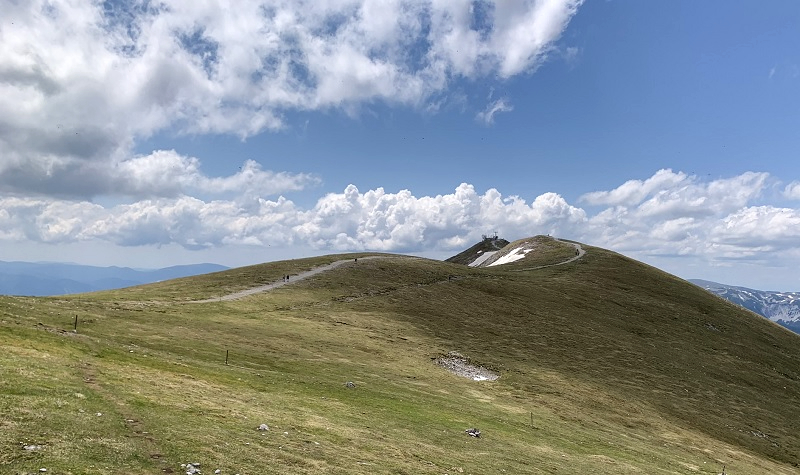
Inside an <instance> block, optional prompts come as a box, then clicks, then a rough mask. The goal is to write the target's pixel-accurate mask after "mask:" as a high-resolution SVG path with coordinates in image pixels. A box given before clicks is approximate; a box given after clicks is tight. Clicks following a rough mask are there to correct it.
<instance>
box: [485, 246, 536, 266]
mask: <svg viewBox="0 0 800 475" xmlns="http://www.w3.org/2000/svg"><path fill="white" fill-rule="evenodd" d="M532 250H533V249H526V248H524V247H518V248H516V249H512V250H511V251H509V252H508V254H506V255H505V256H503V257H501V258H500V259H497V260H496V261H494V262H492V263H491V264H489V265H488V266H487V267H492V266H499V265H501V264H508V263H510V262H515V261H518V260H520V259H522V258H523V257H525V254H527V253H529V252H531V251H532Z"/></svg>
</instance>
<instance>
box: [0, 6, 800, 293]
mask: <svg viewBox="0 0 800 475" xmlns="http://www.w3.org/2000/svg"><path fill="white" fill-rule="evenodd" d="M0 11H2V12H3V13H2V15H0V260H6V261H12V260H19V261H58V262H74V263H79V264H88V265H102V266H110V265H118V266H132V267H138V268H154V267H165V266H170V265H177V264H190V263H200V262H214V263H218V264H223V265H227V266H242V265H249V264H256V263H260V262H266V261H274V260H281V259H292V258H299V257H307V256H312V255H320V254H329V253H339V252H347V251H362V250H365V251H383V252H395V253H404V254H414V255H419V256H424V257H430V258H436V259H443V258H446V257H449V256H451V255H454V254H456V253H458V252H460V251H461V250H463V249H465V248H466V247H469V246H470V245H472V244H474V243H475V242H477V241H478V240H480V238H481V236H482V235H484V234H491V233H494V232H497V233H498V235H499V236H501V237H503V238H505V239H508V240H515V239H519V238H523V237H528V236H533V235H537V234H551V235H553V236H558V237H562V238H565V239H574V240H578V241H580V242H583V243H586V244H589V245H593V246H599V247H603V248H608V249H612V250H614V251H617V252H620V253H622V254H624V255H626V256H630V257H632V258H634V259H638V260H640V261H643V262H645V263H648V264H650V265H653V266H656V267H659V268H661V269H664V270H666V271H667V272H670V273H673V274H675V275H677V276H679V277H682V278H703V279H707V280H713V281H717V282H722V283H726V284H732V285H742V286H747V287H752V288H757V289H763V290H795V291H796V290H800V272H798V271H797V269H800V153H799V151H800V2H796V1H794V0H783V1H781V0H774V1H771V2H760V1H755V0H753V1H744V0H742V1H730V0H708V1H703V2H697V1H694V0H676V1H670V2H639V1H633V0H610V1H604V0H594V1H586V2H583V1H580V0H496V1H489V0H481V1H465V0H427V1H426V0H413V1H407V0H238V1H236V2H223V1H220V2H214V1H191V2H190V1H178V0H163V1H157V0H129V1H122V0H107V1H102V2H101V1H87V0H51V1H43V0H30V1H24V2H23V1H18V0H0Z"/></svg>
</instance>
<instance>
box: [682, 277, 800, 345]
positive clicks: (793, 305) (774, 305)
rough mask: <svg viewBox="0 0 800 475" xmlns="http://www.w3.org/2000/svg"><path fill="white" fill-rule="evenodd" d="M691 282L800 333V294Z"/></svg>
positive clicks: (693, 280) (701, 281)
mask: <svg viewBox="0 0 800 475" xmlns="http://www.w3.org/2000/svg"><path fill="white" fill-rule="evenodd" d="M689 282H691V283H693V284H695V285H699V286H700V287H702V288H704V289H706V290H708V291H710V292H712V293H715V294H717V295H719V296H720V297H722V298H724V299H725V300H728V301H729V302H733V303H735V304H737V305H741V306H742V307H744V308H746V309H748V310H752V311H753V312H755V313H757V314H759V315H763V316H765V317H767V318H769V319H770V320H772V321H773V322H776V323H778V324H780V325H783V326H784V327H786V328H788V329H790V330H792V331H793V332H795V333H800V292H771V291H766V290H754V289H748V288H746V287H734V286H732V285H725V284H720V283H717V282H711V281H708V280H700V279H689Z"/></svg>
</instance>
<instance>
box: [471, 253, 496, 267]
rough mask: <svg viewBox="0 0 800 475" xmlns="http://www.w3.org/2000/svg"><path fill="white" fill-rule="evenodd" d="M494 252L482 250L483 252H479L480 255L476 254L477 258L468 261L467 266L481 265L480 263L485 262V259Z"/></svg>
mask: <svg viewBox="0 0 800 475" xmlns="http://www.w3.org/2000/svg"><path fill="white" fill-rule="evenodd" d="M495 254H497V251H487V252H484V253H483V254H481V255H480V256H478V258H477V259H475V260H474V261H472V262H470V263H469V266H470V267H478V266H479V265H481V264H483V263H484V262H486V260H487V259H489V258H490V257H492V256H493V255H495Z"/></svg>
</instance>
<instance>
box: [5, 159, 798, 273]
mask: <svg viewBox="0 0 800 475" xmlns="http://www.w3.org/2000/svg"><path fill="white" fill-rule="evenodd" d="M140 158H141V160H142V161H141V162H137V163H135V164H132V165H130V168H131V169H132V170H133V171H131V172H129V174H130V175H132V176H133V177H132V179H131V180H130V182H129V183H128V185H126V186H129V187H130V188H131V189H132V190H135V189H137V187H139V186H145V185H140V183H147V182H148V179H147V178H146V177H148V176H150V175H149V173H150V170H162V169H174V170H175V171H174V173H173V174H172V175H170V177H169V180H170V181H172V182H175V183H178V185H176V186H175V187H174V188H173V189H172V191H173V195H170V196H166V195H165V196H162V197H160V198H145V199H140V200H138V201H135V202H133V203H129V204H121V205H116V206H110V205H109V206H103V205H101V204H97V203H89V202H84V201H70V200H61V199H56V198H23V197H14V196H10V197H4V198H0V240H2V242H4V243H17V242H20V243H33V242H37V243H47V244H56V245H61V244H69V243H73V244H76V243H78V244H79V243H91V242H95V243H100V244H102V243H106V244H112V245H116V246H126V247H131V246H134V247H142V246H145V247H146V246H175V245H178V246H181V247H183V248H184V249H188V250H199V249H225V248H228V247H230V246H237V245H245V246H247V245H249V246H266V245H271V246H275V247H285V246H291V247H296V248H304V249H309V248H311V249H316V250H319V251H322V252H333V251H349V250H379V251H397V252H415V253H420V252H426V253H430V252H438V253H449V252H453V253H455V251H458V250H462V249H463V248H464V247H465V246H467V245H470V244H472V243H474V242H475V241H477V240H478V239H479V238H480V236H481V235H482V234H486V233H490V232H492V231H498V232H499V233H500V235H501V236H503V237H506V238H508V239H516V238H521V237H526V236H532V235H536V234H552V235H555V236H562V237H566V238H572V239H577V240H580V241H583V242H586V243H589V244H593V245H597V246H601V247H606V248H610V249H613V250H616V251H619V252H623V253H626V254H628V255H631V256H632V257H635V258H638V259H641V260H645V261H648V260H651V259H673V258H676V257H680V258H681V259H692V262H695V263H696V264H697V265H702V266H704V267H711V266H714V265H721V264H724V265H728V264H729V263H730V262H736V261H738V262H745V261H749V262H753V261H758V262H759V263H762V264H765V265H773V266H776V267H781V266H784V267H786V266H790V267H791V266H795V267H796V264H800V263H799V262H797V259H800V244H799V243H800V209H797V208H779V207H775V206H771V205H760V204H758V203H756V201H759V200H761V198H759V196H760V192H761V190H762V189H763V188H764V187H765V183H766V182H767V181H769V176H768V175H767V174H764V173H752V172H747V173H743V174H741V175H738V176H734V177H729V178H724V179H718V180H713V181H708V182H704V181H702V180H701V179H699V178H698V177H694V176H688V175H685V174H683V173H673V172H669V171H660V172H657V173H655V174H654V175H653V176H652V177H650V178H648V179H645V180H641V181H633V182H627V183H625V184H623V185H622V186H620V187H618V188H616V189H614V190H608V191H599V192H595V193H593V194H591V196H594V197H598V199H602V200H607V201H609V202H611V203H613V204H611V205H608V206H606V207H603V208H602V209H600V210H599V211H596V212H593V213H592V214H590V213H588V212H587V211H586V210H584V209H581V208H579V207H576V206H574V205H571V204H570V203H568V202H567V201H566V200H565V199H564V198H563V197H562V196H560V195H558V194H556V193H543V194H540V195H538V196H536V197H535V198H534V199H533V200H532V201H531V200H525V199H523V198H521V197H518V196H503V195H502V194H501V193H500V191H498V190H496V189H489V190H487V191H485V192H483V193H479V192H477V191H476V190H475V188H474V187H473V186H472V185H469V184H466V183H465V184H461V185H460V186H458V187H457V188H456V189H455V190H453V191H452V192H451V193H447V194H443V195H436V196H415V195H414V194H413V193H412V192H411V191H409V190H401V191H399V192H396V193H390V192H387V191H386V190H384V189H383V188H376V189H373V190H367V191H365V192H362V191H360V190H359V189H358V188H356V187H355V186H353V185H350V186H348V187H347V188H346V189H345V190H343V191H342V192H340V193H329V194H326V195H325V196H322V197H321V198H319V199H318V200H317V202H316V203H315V204H314V205H313V206H311V207H308V208H303V207H300V206H298V205H297V204H295V203H294V202H292V201H290V200H288V199H286V198H284V197H278V198H276V199H266V198H264V197H262V196H261V194H259V193H257V192H251V190H255V189H257V188H259V187H260V186H261V185H259V183H261V181H260V180H268V181H269V180H271V179H272V178H274V174H272V175H271V174H270V173H269V172H264V171H262V170H260V168H258V167H257V166H256V165H255V164H252V163H251V164H245V166H243V167H242V171H241V172H238V173H236V174H234V175H231V176H229V177H226V178H222V179H220V180H221V182H219V183H218V182H216V181H215V179H209V178H207V177H204V176H203V175H202V174H201V173H200V172H199V171H198V169H197V167H196V162H195V161H193V160H192V159H191V158H187V157H181V156H179V155H177V154H175V153H174V152H170V151H167V152H161V153H160V154H159V155H157V156H148V157H140ZM159 160H163V161H166V162H168V165H158V166H153V165H151V164H150V161H159ZM140 177H145V178H141V180H140V179H139V178H140ZM295 178H296V177H295ZM248 180H252V183H255V184H254V185H248V184H247V183H248ZM290 181H291V180H290ZM655 184H658V185H655ZM287 186H288V185H287ZM237 187H238V188H240V189H239V190H238V191H236V190H234V189H235V188H237ZM212 189H215V190H216V192H212V191H211V190H212ZM792 189H793V188H792ZM192 190H194V191H198V190H199V191H200V192H203V193H206V192H207V193H209V194H210V195H213V196H212V198H210V199H201V198H198V197H193V196H189V195H187V194H186V192H187V191H192ZM224 190H232V191H231V192H230V193H229V194H226V193H227V192H225V191H224ZM143 194H145V195H146V193H143ZM620 203H622V204H620ZM4 246H5V244H4ZM792 256H794V257H792ZM792 259H794V260H792ZM664 262H666V261H664Z"/></svg>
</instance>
